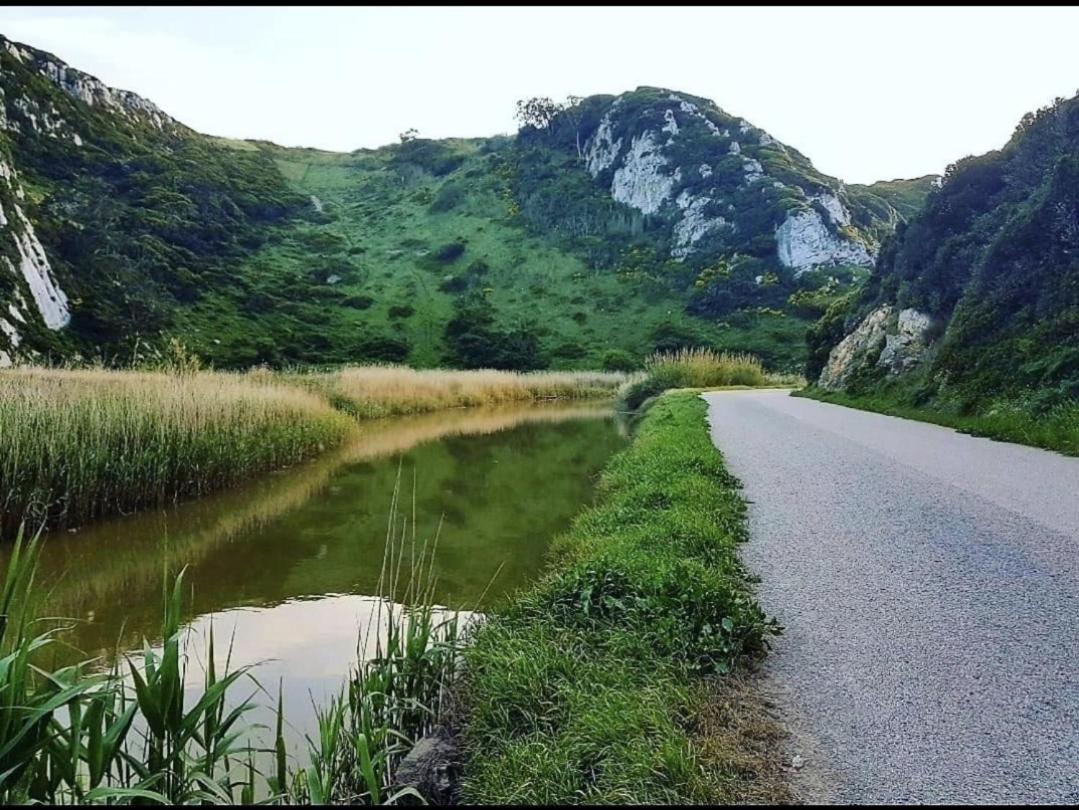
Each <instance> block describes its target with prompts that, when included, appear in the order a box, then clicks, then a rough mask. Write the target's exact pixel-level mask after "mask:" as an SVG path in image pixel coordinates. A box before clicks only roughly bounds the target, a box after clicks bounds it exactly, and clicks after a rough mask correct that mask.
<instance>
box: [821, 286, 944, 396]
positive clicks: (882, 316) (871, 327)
mask: <svg viewBox="0 0 1079 810" xmlns="http://www.w3.org/2000/svg"><path fill="white" fill-rule="evenodd" d="M931 325H932V319H931V318H930V317H929V316H928V315H926V314H925V313H923V312H919V311H918V310H916V309H904V310H901V311H899V312H898V313H896V312H895V309H894V308H893V307H892V306H891V305H890V304H884V305H883V306H880V307H877V308H876V309H874V310H873V311H872V312H870V313H869V314H868V315H866V316H865V317H864V318H863V319H862V320H861V322H860V323H859V324H858V326H856V327H855V329H854V331H852V332H851V333H850V334H849V335H847V336H846V337H845V338H843V340H841V341H840V342H839V343H838V344H837V345H836V346H835V348H833V349H832V351H831V353H830V354H829V355H828V362H827V364H826V365H825V366H824V370H823V371H822V372H821V375H820V379H819V380H818V381H817V384H818V385H819V386H820V387H821V388H823V389H825V390H826V391H841V390H843V389H844V388H846V387H847V383H848V382H849V381H850V378H851V376H852V375H853V374H854V373H855V372H857V371H859V370H862V369H865V368H869V367H871V366H876V367H878V368H880V369H883V370H884V372H885V374H887V375H889V376H895V375H897V374H902V373H903V372H906V371H909V370H910V369H912V368H914V367H915V366H917V365H918V364H919V363H920V362H921V361H922V360H923V359H924V358H925V355H926V352H927V350H928V348H929V337H928V336H929V330H930V327H931Z"/></svg>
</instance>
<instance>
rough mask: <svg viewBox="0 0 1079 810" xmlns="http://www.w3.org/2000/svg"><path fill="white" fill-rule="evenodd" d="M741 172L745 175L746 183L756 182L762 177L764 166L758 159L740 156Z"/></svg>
mask: <svg viewBox="0 0 1079 810" xmlns="http://www.w3.org/2000/svg"><path fill="white" fill-rule="evenodd" d="M742 173H743V174H744V175H745V178H746V182H747V183H756V182H757V181H758V180H760V179H761V178H762V177H764V167H763V166H762V165H761V164H760V161H759V160H754V159H753V158H742Z"/></svg>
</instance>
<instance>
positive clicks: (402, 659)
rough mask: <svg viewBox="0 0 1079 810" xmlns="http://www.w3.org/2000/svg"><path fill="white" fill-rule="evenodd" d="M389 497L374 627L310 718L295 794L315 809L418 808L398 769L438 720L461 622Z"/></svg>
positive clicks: (431, 553) (424, 548)
mask: <svg viewBox="0 0 1079 810" xmlns="http://www.w3.org/2000/svg"><path fill="white" fill-rule="evenodd" d="M399 483H400V482H398V488H397V489H396V490H395V492H394V501H393V508H392V511H391V521H390V525H389V529H388V532H387V542H386V553H385V554H384V556H383V563H382V571H381V575H380V577H379V587H378V591H379V593H380V594H381V595H382V598H381V601H380V603H379V604H380V606H379V611H378V613H377V615H376V619H375V621H374V622H372V623H371V625H370V626H369V628H368V632H367V633H366V634H365V635H363V636H362V637H361V646H360V653H359V655H358V663H357V665H356V667H355V668H354V669H353V671H352V673H351V674H350V676H349V679H348V683H347V685H346V687H345V689H344V691H343V692H342V693H341V694H340V695H339V696H338V697H337V698H336V699H334V700H332V701H331V702H330V704H329V705H328V706H327V707H324V708H323V709H321V710H319V712H318V727H319V734H318V738H317V739H316V740H311V739H309V740H308V745H309V749H310V765H309V766H308V767H307V768H305V769H304V770H303V771H301V772H300V774H299V775H298V778H297V780H296V783H295V785H294V787H293V795H294V796H295V797H296V798H298V799H301V800H305V801H310V802H311V803H313V804H323V803H334V804H367V805H377V804H393V803H396V802H397V801H399V800H400V799H403V798H406V797H409V798H413V799H421V800H423V799H425V798H427V797H423V796H421V795H420V794H419V793H418V792H417V791H416V789H415V788H414V787H413V786H409V785H406V786H402V785H399V784H398V780H397V778H396V772H397V767H398V765H400V763H401V761H402V760H403V759H404V757H405V756H406V755H407V754H408V752H409V751H411V750H412V747H413V746H414V745H415V744H416V742H417V741H418V740H419V739H420V738H422V737H423V736H425V735H427V734H428V733H430V732H431V731H432V730H433V729H434V728H435V727H436V726H437V725H439V724H440V723H442V722H443V721H444V720H445V713H446V707H447V705H448V703H449V695H450V694H451V692H452V689H453V688H454V681H455V679H456V675H457V667H458V660H459V655H460V644H461V636H462V631H463V630H464V629H466V628H467V627H468V626H469V625H470V624H471V618H472V616H470V615H469V614H462V613H459V612H453V611H444V610H441V609H438V608H436V607H435V606H434V592H435V590H434V589H435V585H436V578H435V576H434V558H435V550H436V548H437V536H436V537H435V539H434V543H433V544H431V545H429V544H428V543H427V542H424V543H423V544H422V545H419V546H417V543H416V537H415V525H416V524H415V515H414V514H413V516H412V522H411V525H412V536H411V540H410V541H409V540H408V539H407V536H408V520H407V519H405V520H402V521H400V522H398V520H397V514H398V497H399V491H400V488H399Z"/></svg>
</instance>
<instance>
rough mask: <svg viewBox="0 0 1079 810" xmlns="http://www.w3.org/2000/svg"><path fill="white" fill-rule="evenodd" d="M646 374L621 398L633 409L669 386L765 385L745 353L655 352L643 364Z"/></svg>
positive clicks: (754, 362)
mask: <svg viewBox="0 0 1079 810" xmlns="http://www.w3.org/2000/svg"><path fill="white" fill-rule="evenodd" d="M644 367H645V371H646V372H648V376H647V377H646V378H645V379H643V380H641V381H640V382H637V383H634V384H633V385H631V386H629V388H627V389H626V391H625V392H624V393H623V394H622V400H623V402H624V403H625V404H626V406H627V407H629V408H630V409H633V410H636V409H637V408H639V407H640V406H641V405H642V404H643V403H644V402H645V401H646V400H648V399H650V398H651V397H654V396H656V395H658V394H661V393H663V392H664V391H666V390H668V389H671V388H716V387H719V386H725V385H765V384H767V382H768V379H767V377H766V376H765V373H764V368H763V367H762V366H761V363H760V361H759V360H758V359H757V358H756V357H754V356H752V355H748V354H730V353H728V352H714V351H712V350H711V349H701V348H697V349H682V350H680V351H677V352H667V353H658V354H654V355H652V356H651V357H649V358H648V359H647V360H646V361H645V364H644Z"/></svg>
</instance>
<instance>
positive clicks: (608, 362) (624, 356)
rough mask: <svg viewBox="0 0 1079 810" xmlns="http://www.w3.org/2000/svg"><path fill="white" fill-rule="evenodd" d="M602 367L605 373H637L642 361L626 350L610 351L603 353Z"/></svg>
mask: <svg viewBox="0 0 1079 810" xmlns="http://www.w3.org/2000/svg"><path fill="white" fill-rule="evenodd" d="M600 367H601V368H602V369H603V370H604V371H636V370H637V369H639V368H640V367H641V361H640V360H638V359H637V358H636V357H635V356H634V355H632V354H630V353H629V352H627V351H625V350H624V349H609V350H608V351H606V352H604V353H603V359H602V360H600Z"/></svg>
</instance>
